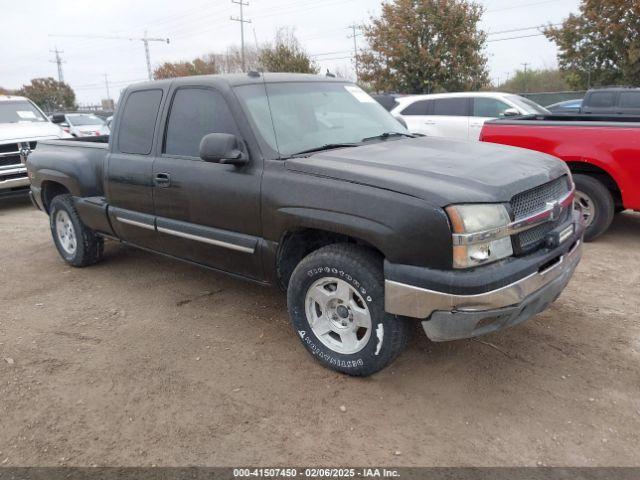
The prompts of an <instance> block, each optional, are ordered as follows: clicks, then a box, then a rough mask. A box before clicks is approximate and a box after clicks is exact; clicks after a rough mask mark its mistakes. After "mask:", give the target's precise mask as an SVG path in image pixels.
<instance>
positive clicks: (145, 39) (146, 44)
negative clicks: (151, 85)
mask: <svg viewBox="0 0 640 480" xmlns="http://www.w3.org/2000/svg"><path fill="white" fill-rule="evenodd" d="M49 36H50V37H68V38H96V39H101V40H129V41H130V42H133V41H140V42H142V43H143V44H144V54H145V57H146V60H147V75H148V76H149V80H153V76H152V72H151V55H150V53H149V42H162V43H169V39H168V38H153V37H148V36H147V32H146V31H145V32H144V37H142V38H137V37H120V36H112V35H75V34H68V35H56V34H49ZM60 53H62V52H60ZM58 73H59V75H62V69H61V67H60V64H58Z"/></svg>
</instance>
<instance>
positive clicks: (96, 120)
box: [67, 113, 104, 125]
mask: <svg viewBox="0 0 640 480" xmlns="http://www.w3.org/2000/svg"><path fill="white" fill-rule="evenodd" d="M67 119H68V120H69V123H70V124H71V125H104V120H102V119H101V118H100V117H98V116H96V115H89V114H83V113H74V114H72V115H67Z"/></svg>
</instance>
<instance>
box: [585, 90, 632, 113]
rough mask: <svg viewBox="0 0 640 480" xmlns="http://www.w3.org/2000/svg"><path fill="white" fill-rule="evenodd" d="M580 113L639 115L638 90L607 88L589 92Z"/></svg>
mask: <svg viewBox="0 0 640 480" xmlns="http://www.w3.org/2000/svg"><path fill="white" fill-rule="evenodd" d="M582 113H585V114H595V115H614V114H615V115H640V88H632V87H607V88H596V89H592V90H589V91H588V92H587V93H586V95H585V96H584V100H583V101H582Z"/></svg>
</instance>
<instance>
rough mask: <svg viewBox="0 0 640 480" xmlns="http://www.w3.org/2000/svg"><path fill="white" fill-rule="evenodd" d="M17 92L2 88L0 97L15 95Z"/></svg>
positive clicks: (0, 88)
mask: <svg viewBox="0 0 640 480" xmlns="http://www.w3.org/2000/svg"><path fill="white" fill-rule="evenodd" d="M14 93H15V92H14V91H12V90H9V89H7V88H3V87H0V95H13V94H14Z"/></svg>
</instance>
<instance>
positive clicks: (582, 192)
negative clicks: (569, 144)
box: [573, 174, 615, 242]
mask: <svg viewBox="0 0 640 480" xmlns="http://www.w3.org/2000/svg"><path fill="white" fill-rule="evenodd" d="M573 181H574V182H575V184H576V192H575V203H576V204H577V205H578V206H579V207H580V209H581V210H582V220H583V222H584V225H585V227H586V228H585V232H584V239H585V241H587V242H589V241H591V240H594V239H596V238H597V237H599V236H600V235H602V234H603V233H604V232H605V231H606V230H607V229H608V228H609V226H610V225H611V222H612V221H613V215H614V213H615V206H614V203H613V197H612V196H611V193H610V192H609V190H607V188H606V187H605V186H604V185H603V184H602V183H601V182H599V181H598V180H597V179H595V178H593V177H590V176H589V175H581V174H576V175H574V176H573Z"/></svg>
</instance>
